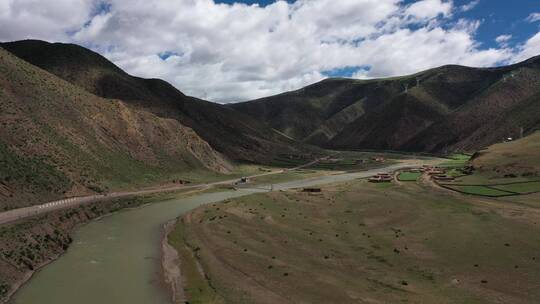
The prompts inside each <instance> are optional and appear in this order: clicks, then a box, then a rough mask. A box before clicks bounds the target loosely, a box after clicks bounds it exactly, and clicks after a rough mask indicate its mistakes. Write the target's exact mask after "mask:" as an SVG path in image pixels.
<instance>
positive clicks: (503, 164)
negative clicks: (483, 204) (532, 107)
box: [472, 112, 540, 177]
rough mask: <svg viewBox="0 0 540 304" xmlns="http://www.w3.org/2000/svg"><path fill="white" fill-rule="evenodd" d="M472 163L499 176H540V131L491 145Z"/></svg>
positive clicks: (479, 169)
mask: <svg viewBox="0 0 540 304" xmlns="http://www.w3.org/2000/svg"><path fill="white" fill-rule="evenodd" d="M537 113H540V112H537ZM472 165H473V166H474V167H475V169H477V170H478V171H480V172H482V173H485V174H490V175H493V176H498V177H504V176H506V177H509V176H516V177H518V176H525V177H527V176H528V177H533V176H540V131H538V132H535V133H534V134H531V135H529V136H526V137H524V138H522V139H519V140H515V141H512V142H503V143H499V144H496V145H493V146H490V147H488V148H487V149H485V150H482V151H480V152H478V153H476V154H475V155H474V157H473V159H472Z"/></svg>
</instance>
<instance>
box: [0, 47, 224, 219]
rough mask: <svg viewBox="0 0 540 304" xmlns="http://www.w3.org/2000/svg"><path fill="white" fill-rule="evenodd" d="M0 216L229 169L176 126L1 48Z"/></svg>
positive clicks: (193, 135)
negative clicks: (59, 200) (17, 209)
mask: <svg viewBox="0 0 540 304" xmlns="http://www.w3.org/2000/svg"><path fill="white" fill-rule="evenodd" d="M0 121H1V123H2V127H1V128H0V167H1V168H2V171H0V198H1V201H2V206H1V207H2V208H3V209H10V208H14V207H20V206H23V205H29V204H32V203H35V202H43V201H47V200H51V199H56V198H60V197H64V196H72V195H80V194H86V193H90V192H102V191H106V190H108V189H118V188H122V187H126V186H128V185H131V186H136V185H144V184H149V183H157V182H162V181H164V180H167V179H169V178H171V177H173V176H174V177H181V176H189V174H190V172H195V171H197V172H199V171H209V172H210V171H212V172H221V173H225V172H227V171H229V170H230V168H231V165H230V163H229V161H227V159H226V158H225V157H224V156H222V155H221V154H220V153H218V152H216V151H215V150H214V149H213V148H212V147H211V146H210V145H209V144H208V143H207V142H206V141H204V140H203V139H201V138H200V137H199V136H198V135H197V133H195V132H194V131H193V130H192V129H191V128H189V127H186V126H185V125H183V124H181V123H180V122H179V121H177V120H174V119H169V118H164V117H159V116H157V115H155V114H152V113H150V112H145V111H140V110H138V109H135V108H132V107H129V106H127V105H126V103H125V102H123V101H121V100H118V99H104V98H100V97H97V96H95V95H93V94H91V93H89V92H87V91H86V90H84V89H82V88H81V87H78V86H75V85H72V84H71V83H68V82H66V81H64V80H62V79H60V78H58V77H56V76H54V75H52V74H50V73H48V72H46V71H43V70H41V69H39V68H37V67H35V66H33V65H31V64H29V63H27V62H25V61H23V60H21V59H19V58H17V57H15V56H13V55H12V54H10V53H9V52H7V51H5V50H4V49H1V48H0Z"/></svg>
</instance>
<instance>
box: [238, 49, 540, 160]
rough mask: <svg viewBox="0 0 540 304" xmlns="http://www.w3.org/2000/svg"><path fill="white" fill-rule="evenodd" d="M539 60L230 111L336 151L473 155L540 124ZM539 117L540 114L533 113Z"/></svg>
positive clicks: (331, 89) (314, 89)
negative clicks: (468, 153) (372, 150)
mask: <svg viewBox="0 0 540 304" xmlns="http://www.w3.org/2000/svg"><path fill="white" fill-rule="evenodd" d="M539 94H540V57H536V58H532V59H530V60H528V61H525V62H522V63H520V64H516V65H512V66H507V67H501V68H469V67H462V66H454V65H450V66H443V67H440V68H436V69H431V70H428V71H425V72H421V73H418V74H415V75H410V76H405V77H397V78H388V79H374V80H353V79H327V80H324V81H321V82H319V83H316V84H314V85H311V86H308V87H306V88H304V89H301V90H298V91H294V92H289V93H284V94H280V95H276V96H272V97H267V98H263V99H259V100H254V101H249V102H244V103H238V104H234V105H231V107H232V108H234V109H236V110H239V111H241V112H244V113H247V114H249V115H251V116H253V117H256V118H258V119H261V120H263V121H266V122H267V123H268V124H270V125H272V126H273V127H274V128H276V129H278V130H280V131H282V132H284V133H286V134H288V135H289V136H292V137H294V138H296V139H297V140H301V141H305V142H309V143H313V144H317V145H321V146H325V147H330V148H339V149H391V150H409V151H429V152H445V151H450V150H475V149H478V148H480V147H483V146H486V145H489V144H492V143H495V142H498V141H500V139H501V138H504V137H507V136H511V135H512V134H515V133H516V132H519V131H518V130H519V129H520V128H521V127H523V128H524V129H525V132H526V133H530V132H531V131H532V130H534V129H535V128H537V126H539V122H538V116H537V115H536V116H534V115H532V114H531V113H535V112H533V111H535V110H537V109H538V108H539V103H540V99H539V98H538V96H539ZM536 113H538V112H536Z"/></svg>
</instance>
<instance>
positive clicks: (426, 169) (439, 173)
mask: <svg viewBox="0 0 540 304" xmlns="http://www.w3.org/2000/svg"><path fill="white" fill-rule="evenodd" d="M407 172H413V173H423V174H427V175H429V176H430V177H431V178H432V179H434V180H435V181H441V182H442V181H445V182H448V181H453V180H454V177H453V176H450V175H447V174H446V169H444V168H441V167H434V166H428V165H424V166H422V167H420V168H412V169H408V170H407ZM393 180H394V175H392V174H390V173H378V174H377V175H375V176H373V177H370V178H369V181H370V182H372V183H388V182H391V181H393Z"/></svg>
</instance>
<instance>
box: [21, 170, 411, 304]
mask: <svg viewBox="0 0 540 304" xmlns="http://www.w3.org/2000/svg"><path fill="white" fill-rule="evenodd" d="M408 165H409V166H410V165H411V164H410V163H409V164H408ZM404 166H407V165H405V164H401V165H393V166H389V167H387V168H385V170H393V169H397V168H401V167H404ZM379 171H381V169H377V170H370V171H364V172H358V173H349V174H339V175H329V176H321V177H316V178H311V179H306V180H299V181H293V182H285V183H281V184H275V185H273V189H274V190H282V189H290V188H297V187H306V186H313V185H318V184H326V183H332V182H340V181H347V180H352V179H355V178H361V177H366V176H370V175H373V174H374V173H376V172H379ZM260 191H264V190H256V189H241V190H238V191H224V192H218V193H206V194H199V195H194V196H191V197H185V198H178V199H173V200H168V201H163V202H159V203H153V204H149V205H147V206H144V207H141V208H137V209H131V210H124V211H120V212H117V213H114V214H112V215H110V216H107V217H103V218H101V219H99V220H96V221H92V222H90V223H88V224H86V225H84V226H82V227H81V228H79V229H77V231H76V232H75V233H74V236H73V239H74V242H73V244H72V245H71V247H70V248H69V250H68V251H67V252H66V253H65V254H64V255H63V256H62V257H60V258H59V259H58V260H56V261H55V262H53V263H51V264H50V265H48V266H46V267H44V268H43V269H42V270H41V271H38V272H37V273H36V274H35V275H34V277H33V278H32V279H31V280H30V281H29V282H28V283H27V284H26V285H24V286H23V287H22V288H21V289H20V290H19V291H18V292H17V293H16V294H15V296H14V298H13V300H12V302H13V303H16V304H36V303H39V304H75V303H77V304H96V303H103V304H109V303H114V304H124V303H126V304H127V303H129V304H139V303H140V304H161V303H163V304H165V303H167V304H169V303H170V302H171V300H170V295H169V293H168V290H167V289H166V288H165V287H164V286H163V283H162V277H161V268H160V267H161V266H160V265H161V261H160V259H161V246H160V241H161V238H160V236H161V233H162V225H163V224H164V223H166V222H167V221H169V220H172V219H174V218H176V217H178V216H180V215H182V214H184V213H186V212H188V211H190V210H192V209H194V208H196V207H198V206H200V205H203V204H207V203H213V202H218V201H221V200H225V199H228V198H234V197H239V196H244V195H249V194H252V193H254V192H260Z"/></svg>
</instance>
